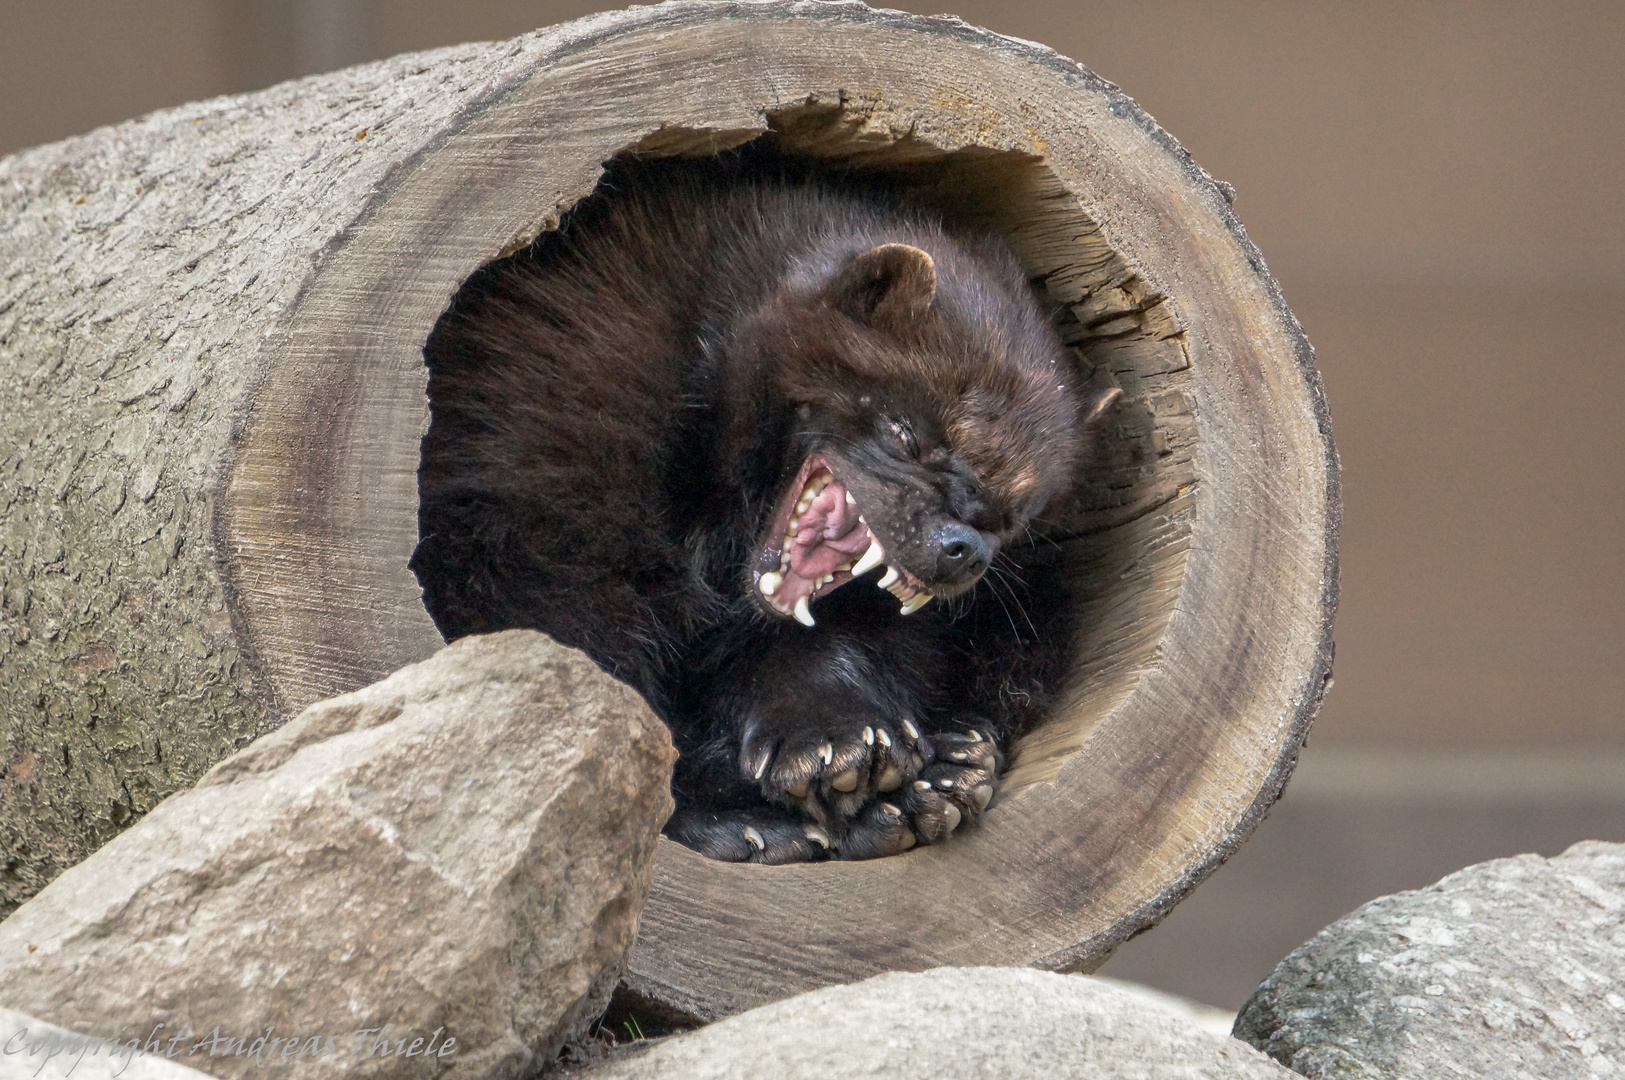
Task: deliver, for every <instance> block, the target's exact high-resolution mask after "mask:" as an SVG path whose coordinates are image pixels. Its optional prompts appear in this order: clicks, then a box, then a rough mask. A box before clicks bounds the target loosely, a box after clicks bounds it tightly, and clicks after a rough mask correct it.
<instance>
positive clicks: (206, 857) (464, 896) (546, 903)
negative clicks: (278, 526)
mask: <svg viewBox="0 0 1625 1080" xmlns="http://www.w3.org/2000/svg"><path fill="white" fill-rule="evenodd" d="M675 756H676V755H675V752H674V751H673V750H672V746H671V739H670V736H669V734H668V733H667V731H666V728H665V726H664V725H663V724H661V723H660V721H659V720H658V719H656V718H655V716H654V715H653V714H652V713H651V712H650V711H649V709H648V708H647V706H646V705H645V704H644V703H643V701H642V699H641V698H639V697H638V696H637V695H636V694H635V693H633V692H632V691H631V690H630V689H628V688H627V687H625V686H623V685H622V684H620V683H617V682H615V681H614V680H612V679H610V678H608V677H607V676H605V675H603V674H602V673H601V672H600V671H599V670H598V669H597V667H595V666H594V665H593V664H592V662H591V661H589V660H588V659H587V658H586V657H584V656H583V655H582V654H580V653H578V652H575V651H574V650H571V649H566V648H563V647H562V646H560V645H557V644H555V643H554V642H552V641H551V640H549V639H548V638H545V637H543V636H542V635H540V634H537V633H533V632H530V631H510V632H508V633H504V634H497V635H493V636H490V637H484V638H467V639H464V640H463V641H460V642H458V643H457V644H455V645H453V646H451V647H449V648H447V649H444V650H442V651H441V652H439V653H437V654H436V655H435V656H434V657H432V658H430V659H429V660H426V661H424V662H423V663H420V664H415V665H413V666H411V667H408V668H404V669H402V670H401V671H398V672H396V673H395V674H394V675H392V676H390V677H389V678H388V679H385V680H384V681H383V682H380V683H377V684H375V685H373V686H370V687H367V688H366V689H364V690H360V691H357V692H355V693H352V694H346V695H344V696H343V697H338V698H334V699H332V700H329V701H325V702H322V703H320V704H317V705H313V706H312V707H310V708H309V709H307V710H305V711H304V712H303V713H301V714H300V715H299V716H298V717H297V718H295V719H294V720H293V721H291V722H290V723H289V724H287V725H286V726H285V727H283V728H282V729H281V730H279V731H277V732H274V733H272V734H270V735H267V736H265V737H264V738H262V739H260V740H259V741H258V742H256V743H254V744H253V745H251V746H250V747H248V749H246V750H244V751H242V752H241V753H239V754H237V755H236V756H235V757H232V758H230V759H228V760H226V761H224V762H221V763H220V764H219V765H217V766H216V767H215V768H213V769H212V770H210V771H209V773H208V774H207V775H205V776H204V778H203V779H202V780H201V781H200V782H199V784H198V786H197V787H196V788H194V789H193V790H191V791H187V792H183V793H181V794H178V795H175V796H173V797H171V798H169V799H167V800H165V801H164V802H163V803H162V804H161V805H160V806H159V807H158V808H157V809H155V810H154V811H153V812H152V813H151V814H149V815H148V816H147V818H146V819H145V820H144V821H142V822H140V823H139V824H137V825H136V826H134V827H133V828H131V829H130V830H129V831H128V832H126V833H124V834H123V835H121V836H119V837H118V838H116V839H115V840H113V841H112V842H110V843H109V844H107V845H106V846H105V847H103V848H102V849H101V850H100V851H98V852H96V853H95V854H94V855H92V856H91V857H90V858H89V859H87V860H85V861H84V862H82V863H80V864H79V865H78V866H76V867H74V868H73V869H71V870H69V871H67V872H66V873H64V874H63V875H62V876H61V877H59V878H58V879H57V880H56V881H54V882H53V883H52V884H51V885H50V886H49V887H47V888H46V889H45V890H44V891H43V892H41V893H40V894H39V895H38V896H37V897H35V898H34V899H33V900H30V901H29V902H28V903H27V904H24V905H23V906H22V907H21V908H20V909H18V911H17V912H16V914H14V915H13V916H12V917H11V918H10V919H8V920H7V921H6V922H4V923H0V1005H6V1006H9V1007H12V1008H15V1009H18V1010H20V1011H23V1012H26V1013H28V1014H30V1015H33V1016H37V1017H41V1018H43V1019H46V1020H49V1021H51V1022H53V1023H55V1024H58V1025H61V1026H63V1027H66V1028H69V1029H71V1030H74V1031H77V1032H83V1033H87V1034H90V1033H93V1034H104V1033H105V1034H113V1033H115V1031H116V1029H123V1030H124V1033H125V1036H126V1037H128V1036H129V1035H131V1034H135V1035H140V1036H141V1037H142V1038H143V1039H148V1038H150V1037H151V1036H152V1034H153V1032H152V1029H153V1028H154V1025H157V1024H163V1025H165V1026H164V1027H163V1028H162V1029H159V1031H158V1032H157V1034H158V1036H159V1038H160V1039H168V1038H170V1037H172V1036H174V1035H177V1034H183V1033H184V1037H183V1038H182V1040H181V1041H180V1042H179V1043H178V1044H177V1045H178V1047H179V1048H180V1049H182V1050H189V1049H190V1048H191V1047H192V1046H194V1045H195V1046H196V1047H197V1049H196V1051H195V1052H193V1053H189V1054H183V1055H181V1056H180V1057H177V1058H176V1059H175V1060H179V1061H184V1062H185V1063H187V1064H190V1065H192V1066H193V1067H195V1068H198V1069H201V1070H202V1071H205V1072H208V1073H210V1074H212V1075H214V1076H218V1077H240V1076H246V1075H249V1074H253V1073H256V1071H257V1069H258V1068H260V1067H271V1066H274V1067H275V1068H276V1069H277V1070H278V1074H279V1075H285V1076H318V1075H320V1076H334V1075H340V1074H343V1075H347V1076H357V1077H360V1076H368V1077H371V1076H393V1075H400V1074H406V1073H411V1074H412V1075H414V1076H436V1075H442V1074H450V1075H454V1076H457V1077H488V1076H489V1077H499V1076H500V1077H507V1076H514V1075H516V1074H519V1073H521V1072H529V1071H533V1070H534V1069H535V1068H536V1067H537V1066H538V1065H539V1064H541V1063H544V1062H546V1061H548V1060H550V1059H551V1057H552V1055H553V1054H555V1053H556V1052H557V1049H558V1047H559V1045H560V1044H561V1042H562V1041H563V1040H564V1039H565V1038H566V1037H568V1036H569V1035H571V1034H573V1033H574V1031H575V1030H576V1029H577V1028H578V1027H579V1026H580V1025H581V1024H582V1023H585V1022H588V1021H590V1020H591V1019H592V1018H593V1016H594V1014H595V1011H596V1009H597V1007H599V1006H601V1005H602V1003H603V999H604V997H605V995H607V993H608V991H609V989H610V987H611V986H612V985H613V981H614V979H615V978H616V977H617V976H618V973H619V970H620V968H621V965H622V963H623V962H624V959H625V956H626V953H627V951H628V949H629V947H630V946H631V943H632V939H633V937H634V935H635V933H636V926H637V916H638V912H639V910H640V908H641V906H642V903H643V900H644V897H645V895H646V893H647V891H648V888H649V882H650V877H651V873H652V862H653V856H654V850H655V845H656V840H657V837H658V834H659V830H660V827H661V825H662V824H663V823H664V821H665V819H666V817H667V816H668V814H669V813H670V812H671V795H670V791H669V780H670V773H671V764H672V762H673V760H674V759H675ZM384 1025H390V1026H389V1027H388V1028H387V1029H384V1030H380V1031H377V1032H374V1033H372V1034H369V1035H365V1036H358V1035H356V1034H355V1033H356V1032H357V1031H361V1030H364V1029H369V1028H378V1029H383V1028H384ZM268 1029H271V1030H269V1031H268ZM437 1030H438V1031H439V1035H438V1036H436V1037H435V1039H434V1042H433V1043H429V1042H424V1043H422V1044H420V1045H417V1046H416V1054H413V1053H412V1051H413V1050H414V1042H413V1040H416V1039H420V1038H422V1039H427V1038H428V1037H430V1036H431V1033H434V1032H436V1031H437ZM262 1037H263V1038H262ZM289 1037H291V1038H293V1039H294V1040H296V1043H293V1044H289V1043H285V1042H283V1041H282V1040H284V1039H287V1038H289ZM197 1038H202V1039H204V1041H203V1042H202V1043H201V1044H196V1043H194V1040H195V1039H197ZM257 1038H261V1042H260V1043H259V1044H258V1046H257V1047H256V1043H255V1040H256V1039H257ZM380 1039H383V1040H387V1043H381V1042H380ZM452 1039H455V1040H456V1042H455V1043H453V1042H452V1041H451V1040H452ZM237 1040H241V1041H240V1042H238V1041H237ZM271 1040H276V1042H275V1043H272V1041H271ZM329 1040H331V1041H329ZM402 1040H404V1041H402ZM166 1045H167V1044H166ZM386 1047H387V1050H388V1052H389V1054H390V1056H389V1057H384V1056H383V1053H384V1050H385V1048H386ZM256 1049H257V1051H258V1052H257V1054H256V1053H255V1050H256ZM397 1050H399V1051H400V1052H401V1056H397V1054H396V1051H397ZM425 1054H430V1055H432V1056H425Z"/></svg>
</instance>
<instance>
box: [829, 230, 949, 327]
mask: <svg viewBox="0 0 1625 1080" xmlns="http://www.w3.org/2000/svg"><path fill="white" fill-rule="evenodd" d="M936 295H937V267H936V264H935V263H933V262H932V261H931V256H930V255H928V254H927V253H926V252H923V251H921V250H920V249H919V248H917V247H910V246H909V245H908V244H881V245H880V246H879V247H872V248H870V249H869V250H868V251H861V252H859V253H858V254H856V255H854V256H852V258H851V259H849V260H847V263H846V265H845V266H843V267H841V269H840V270H839V271H838V272H837V273H836V275H835V277H834V279H833V280H832V281H831V282H830V283H829V288H828V289H827V290H826V292H825V297H826V299H827V300H828V301H829V303H830V304H831V305H833V306H834V307H836V308H838V309H839V310H840V311H842V312H844V313H845V314H847V315H848V316H850V317H851V318H853V319H856V320H857V321H858V322H862V323H878V322H896V321H902V322H909V321H913V320H915V319H918V318H921V317H922V316H924V315H925V313H926V312H927V311H930V310H931V301H932V300H934V299H935V298H936Z"/></svg>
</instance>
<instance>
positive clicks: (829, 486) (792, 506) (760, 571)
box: [755, 458, 931, 626]
mask: <svg viewBox="0 0 1625 1080" xmlns="http://www.w3.org/2000/svg"><path fill="white" fill-rule="evenodd" d="M885 562H886V549H885V547H884V546H883V545H882V544H881V542H880V539H879V537H877V536H875V534H874V533H873V532H872V531H871V530H870V528H869V523H868V522H867V521H865V520H864V518H863V513H862V511H861V509H860V508H859V507H858V501H857V500H856V499H855V498H853V497H852V493H851V492H850V491H848V490H847V489H846V486H845V485H844V484H842V483H841V482H840V480H838V479H836V477H835V474H834V473H832V472H830V469H829V466H828V465H827V464H825V463H824V462H823V461H821V460H819V459H817V458H808V459H807V461H806V463H804V464H803V465H802V466H801V470H800V472H799V473H797V475H796V479H795V481H794V482H793V483H792V484H791V485H790V487H789V489H788V490H787V491H786V492H785V494H784V496H783V498H781V499H780V500H779V507H778V511H777V512H776V513H775V514H774V515H773V520H772V522H771V523H770V524H769V526H768V530H767V537H766V539H765V542H764V543H763V546H762V551H761V554H760V555H758V557H757V560H756V566H755V582H756V591H757V595H759V596H760V597H761V598H762V600H763V601H764V602H765V603H766V604H767V606H768V607H769V608H771V609H772V610H773V611H774V612H776V613H777V614H779V615H786V616H790V617H792V618H794V619H795V620H796V621H797V622H799V623H801V624H802V625H803V626H811V625H813V616H812V611H811V604H812V602H813V601H814V600H816V599H817V598H818V597H820V596H823V595H824V594H826V593H829V592H832V591H834V590H835V589H838V588H840V587H841V586H842V585H845V584H846V583H847V582H848V581H851V580H852V579H853V578H855V577H861V576H862V575H863V574H866V573H868V572H869V571H870V570H873V569H874V568H875V567H877V566H879V565H881V564H882V563H885ZM875 584H877V585H879V586H880V587H881V588H883V589H885V590H886V591H887V592H889V593H891V594H892V595H893V596H895V597H897V599H898V600H899V601H901V602H902V605H903V606H902V613H903V614H904V615H907V614H909V613H910V612H912V611H918V610H919V609H920V608H922V607H924V606H925V604H926V602H927V601H929V600H930V599H931V594H930V593H929V592H926V591H925V588H924V587H923V586H922V585H921V583H920V580H919V579H918V578H916V577H915V576H914V575H913V574H910V573H909V572H908V571H907V570H904V569H902V568H901V567H899V566H897V565H895V564H892V563H887V565H886V573H885V574H884V575H883V576H882V577H881V578H880V580H879V581H877V582H876V583H875Z"/></svg>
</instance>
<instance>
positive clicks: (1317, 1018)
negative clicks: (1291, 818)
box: [1235, 841, 1625, 1080]
mask: <svg viewBox="0 0 1625 1080" xmlns="http://www.w3.org/2000/svg"><path fill="white" fill-rule="evenodd" d="M1235 1033H1236V1035H1237V1036H1238V1037H1239V1038H1242V1039H1245V1040H1247V1041H1248V1042H1249V1043H1251V1044H1252V1045H1254V1046H1256V1047H1258V1048H1259V1049H1260V1050H1263V1051H1264V1052H1266V1053H1268V1054H1269V1055H1270V1056H1271V1057H1273V1058H1275V1059H1276V1060H1277V1061H1280V1062H1282V1063H1283V1064H1285V1065H1288V1066H1290V1067H1291V1068H1292V1069H1294V1070H1296V1071H1297V1072H1300V1073H1302V1074H1304V1075H1305V1076H1309V1077H1337V1078H1339V1080H1345V1078H1346V1080H1357V1078H1364V1077H1370V1078H1373V1080H1375V1078H1379V1077H1380V1078H1382V1080H1405V1078H1411V1077H1415V1078H1422V1077H1427V1078H1430V1080H1431V1078H1434V1077H1441V1076H1463V1077H1480V1076H1504V1077H1509V1078H1510V1077H1515V1078H1519V1080H1523V1078H1529V1080H1537V1078H1538V1080H1560V1078H1564V1077H1585V1078H1587V1080H1591V1078H1594V1077H1605V1076H1625V844H1607V843H1601V842H1597V841H1589V842H1587V843H1583V844H1576V845H1574V846H1573V847H1571V848H1569V849H1568V850H1567V851H1565V852H1564V853H1563V854H1561V855H1559V856H1557V857H1556V858H1554V859H1543V858H1541V857H1540V856H1538V855H1519V856H1517V857H1516V858H1511V859H1496V860H1495V861H1493V862H1487V863H1480V864H1479V865H1477V866H1470V867H1468V868H1467V869H1465V870H1462V871H1459V872H1457V873H1454V874H1451V875H1450V876H1449V877H1447V878H1445V879H1444V880H1442V881H1440V882H1439V883H1438V884H1436V885H1432V886H1430V887H1428V888H1426V889H1420V890H1418V891H1416V892H1406V893H1398V894H1396V895H1394V896H1385V897H1383V898H1382V899H1380V900H1373V901H1372V902H1371V903H1369V904H1367V905H1365V906H1364V907H1362V908H1360V909H1359V910H1357V911H1355V912H1354V913H1353V914H1351V915H1348V916H1345V917H1344V918H1342V919H1339V920H1338V921H1337V922H1335V923H1333V924H1332V925H1331V926H1328V927H1327V928H1326V929H1325V930H1322V931H1321V932H1320V933H1319V934H1318V935H1316V936H1315V937H1314V938H1312V939H1310V940H1309V942H1308V943H1307V944H1305V945H1303V946H1302V947H1301V948H1299V949H1298V950H1297V951H1296V952H1294V953H1292V954H1291V955H1290V956H1288V957H1287V958H1286V959H1285V960H1283V961H1282V962H1281V965H1280V966H1279V967H1277V968H1276V969H1275V971H1274V972H1273V973H1272V974H1271V975H1270V976H1269V978H1267V979H1265V980H1264V983H1263V985H1261V986H1260V987H1259V988H1258V990H1257V992H1256V993H1254V994H1253V997H1252V999H1251V1000H1250V1001H1248V1002H1247V1004H1246V1005H1245V1006H1244V1007H1243V1008H1242V1010H1241V1013H1240V1015H1239V1016H1238V1017H1237V1020H1236V1028H1235Z"/></svg>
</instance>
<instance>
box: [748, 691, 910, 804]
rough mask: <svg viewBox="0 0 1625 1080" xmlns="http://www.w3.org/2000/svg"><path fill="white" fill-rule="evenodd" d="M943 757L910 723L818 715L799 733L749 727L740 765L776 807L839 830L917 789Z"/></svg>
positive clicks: (790, 729)
mask: <svg viewBox="0 0 1625 1080" xmlns="http://www.w3.org/2000/svg"><path fill="white" fill-rule="evenodd" d="M781 720H782V718H781ZM787 728H788V730H787ZM935 753H936V752H935V749H934V747H933V744H932V742H931V740H930V739H929V738H927V737H926V736H925V735H923V734H922V733H921V732H920V729H919V727H918V726H917V725H916V724H915V722H914V721H913V720H912V719H910V718H906V717H905V718H901V719H897V720H888V719H885V718H882V717H880V716H867V717H865V716H862V715H860V716H857V717H853V716H850V715H848V716H846V717H841V718H837V717H833V716H826V715H817V714H815V715H813V716H812V717H808V718H806V719H804V720H803V721H801V722H799V723H797V724H795V725H794V726H793V727H791V726H789V725H784V724H782V723H781V724H780V725H778V726H777V727H776V729H770V728H768V727H767V726H766V725H753V726H751V727H749V728H747V730H746V732H745V734H744V737H743V738H742V739H741V745H740V754H739V765H740V769H741V771H742V772H743V773H744V775H745V777H746V778H747V779H748V780H749V781H751V782H752V783H755V784H757V785H758V786H759V787H760V789H761V792H762V795H763V796H764V797H765V798H767V799H768V800H770V801H773V802H777V803H781V804H783V805H785V806H791V807H794V808H796V809H798V810H800V811H802V812H803V813H805V814H807V815H808V816H809V817H811V818H812V819H813V820H815V821H817V822H819V823H821V824H823V825H827V826H834V825H839V824H840V823H842V822H846V821H849V820H851V819H853V818H855V817H856V816H857V815H858V814H859V813H860V812H861V811H863V809H864V808H865V807H867V806H870V805H872V804H873V803H874V802H875V800H876V798H877V797H879V796H882V795H884V794H886V793H888V792H895V791H899V790H901V789H903V788H904V787H906V786H907V785H908V784H910V783H911V782H913V780H914V779H915V778H916V777H918V776H919V775H920V771H921V770H922V769H924V768H926V767H927V766H929V765H930V764H931V763H932V762H933V761H934V760H935Z"/></svg>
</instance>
